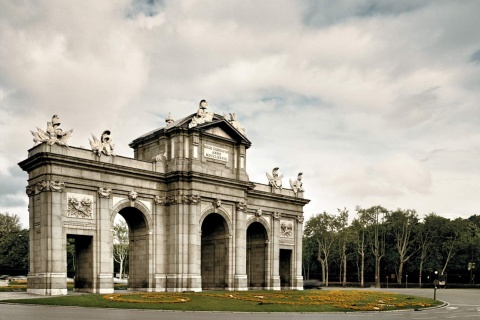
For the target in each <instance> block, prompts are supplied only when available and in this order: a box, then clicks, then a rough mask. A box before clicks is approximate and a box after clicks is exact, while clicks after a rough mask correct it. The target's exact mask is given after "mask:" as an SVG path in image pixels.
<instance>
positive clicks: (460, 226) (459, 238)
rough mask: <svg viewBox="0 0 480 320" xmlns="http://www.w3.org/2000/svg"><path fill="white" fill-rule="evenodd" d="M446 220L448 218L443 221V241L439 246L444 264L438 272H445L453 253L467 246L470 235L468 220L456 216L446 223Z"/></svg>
mask: <svg viewBox="0 0 480 320" xmlns="http://www.w3.org/2000/svg"><path fill="white" fill-rule="evenodd" d="M448 221H449V219H446V221H445V222H447V223H445V228H444V234H443V243H442V246H441V251H442V254H443V261H444V264H443V267H442V270H441V272H440V274H444V273H445V271H446V270H447V267H448V264H449V263H450V262H451V260H452V258H453V257H454V256H455V254H456V253H457V252H458V251H460V250H461V249H464V248H465V247H466V246H467V244H468V238H469V236H470V231H469V230H470V228H469V222H468V220H464V219H462V218H457V219H455V220H453V221H451V222H450V223H448Z"/></svg>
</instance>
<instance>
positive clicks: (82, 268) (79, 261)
mask: <svg viewBox="0 0 480 320" xmlns="http://www.w3.org/2000/svg"><path fill="white" fill-rule="evenodd" d="M93 260H94V258H93V237H92V236H87V235H78V234H67V276H68V277H72V278H73V279H74V289H73V290H74V291H79V292H92V290H93V287H94V274H93V268H92V265H93ZM67 281H68V280H67Z"/></svg>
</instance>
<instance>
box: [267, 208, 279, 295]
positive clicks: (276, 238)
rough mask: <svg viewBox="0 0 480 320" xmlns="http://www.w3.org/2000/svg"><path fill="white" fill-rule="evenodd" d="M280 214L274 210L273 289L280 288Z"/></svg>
mask: <svg viewBox="0 0 480 320" xmlns="http://www.w3.org/2000/svg"><path fill="white" fill-rule="evenodd" d="M280 216H281V214H280V213H279V212H274V213H273V215H272V220H273V221H272V239H271V242H272V255H271V257H272V258H271V259H272V260H271V261H272V263H271V265H272V268H271V278H270V279H271V280H270V287H271V290H280V289H281V285H280V246H279V241H280Z"/></svg>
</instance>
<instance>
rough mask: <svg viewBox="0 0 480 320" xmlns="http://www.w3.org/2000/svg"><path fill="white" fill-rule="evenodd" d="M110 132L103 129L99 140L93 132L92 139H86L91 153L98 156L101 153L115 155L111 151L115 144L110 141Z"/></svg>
mask: <svg viewBox="0 0 480 320" xmlns="http://www.w3.org/2000/svg"><path fill="white" fill-rule="evenodd" d="M110 134H111V132H110V130H105V131H103V133H102V135H101V136H100V140H98V139H97V137H95V136H94V135H93V134H92V138H93V141H92V140H90V139H88V141H90V146H91V147H92V151H93V153H95V154H96V155H97V156H99V157H100V156H101V155H102V153H103V154H105V155H107V156H114V155H115V154H114V153H113V148H114V147H115V145H114V144H113V143H112V140H111V138H110Z"/></svg>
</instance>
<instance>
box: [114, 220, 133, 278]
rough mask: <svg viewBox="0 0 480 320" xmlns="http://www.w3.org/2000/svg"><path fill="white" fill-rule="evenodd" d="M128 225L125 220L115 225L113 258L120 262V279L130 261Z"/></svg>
mask: <svg viewBox="0 0 480 320" xmlns="http://www.w3.org/2000/svg"><path fill="white" fill-rule="evenodd" d="M128 252H129V251H128V227H127V223H126V222H125V220H119V221H118V222H116V223H115V224H114V226H113V259H114V260H115V261H116V262H118V263H119V264H120V279H123V275H124V274H125V267H126V264H127V262H128Z"/></svg>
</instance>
